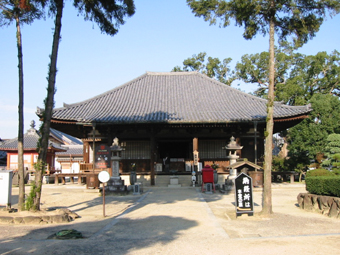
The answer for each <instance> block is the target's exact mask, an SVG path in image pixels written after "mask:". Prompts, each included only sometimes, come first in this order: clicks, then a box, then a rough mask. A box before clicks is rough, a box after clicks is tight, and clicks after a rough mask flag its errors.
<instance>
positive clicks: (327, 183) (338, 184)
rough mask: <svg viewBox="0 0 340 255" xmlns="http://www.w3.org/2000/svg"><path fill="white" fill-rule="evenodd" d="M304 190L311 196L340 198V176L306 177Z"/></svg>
mask: <svg viewBox="0 0 340 255" xmlns="http://www.w3.org/2000/svg"><path fill="white" fill-rule="evenodd" d="M306 190H307V191H308V192H309V193H311V194H316V195H323V196H335V197H340V176H335V175H333V176H309V177H306Z"/></svg>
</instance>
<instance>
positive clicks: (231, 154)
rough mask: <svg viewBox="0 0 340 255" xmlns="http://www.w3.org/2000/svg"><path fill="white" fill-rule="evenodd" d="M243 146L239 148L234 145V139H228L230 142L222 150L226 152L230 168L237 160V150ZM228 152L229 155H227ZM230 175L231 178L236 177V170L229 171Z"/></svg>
mask: <svg viewBox="0 0 340 255" xmlns="http://www.w3.org/2000/svg"><path fill="white" fill-rule="evenodd" d="M242 148H243V146H240V145H238V144H237V143H236V141H235V137H233V136H232V137H231V138H230V142H229V143H228V144H227V145H226V146H225V147H223V148H222V149H224V150H226V151H227V152H226V153H227V158H228V159H229V165H230V166H232V165H233V164H235V163H236V160H237V159H238V158H239V156H238V155H236V151H237V150H241V149H242ZM228 151H229V153H228ZM230 175H231V177H234V176H236V175H237V170H236V169H230Z"/></svg>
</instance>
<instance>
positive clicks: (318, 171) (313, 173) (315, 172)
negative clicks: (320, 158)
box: [306, 168, 334, 177]
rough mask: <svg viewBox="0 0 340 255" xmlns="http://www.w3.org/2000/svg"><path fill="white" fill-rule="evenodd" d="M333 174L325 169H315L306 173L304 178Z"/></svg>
mask: <svg viewBox="0 0 340 255" xmlns="http://www.w3.org/2000/svg"><path fill="white" fill-rule="evenodd" d="M332 175H334V173H332V172H331V171H328V170H327V169H322V168H320V169H315V170H310V171H308V172H307V174H306V177H311V176H332Z"/></svg>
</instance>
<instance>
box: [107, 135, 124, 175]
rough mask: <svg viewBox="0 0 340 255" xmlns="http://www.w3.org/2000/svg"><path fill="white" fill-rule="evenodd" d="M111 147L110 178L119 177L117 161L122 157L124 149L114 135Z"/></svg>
mask: <svg viewBox="0 0 340 255" xmlns="http://www.w3.org/2000/svg"><path fill="white" fill-rule="evenodd" d="M110 149H111V163H112V164H111V168H112V176H111V178H115V179H120V177H119V162H120V160H121V159H122V151H123V150H125V149H124V148H122V147H121V146H120V145H119V140H118V138H117V137H116V138H115V139H113V143H112V146H111V147H110Z"/></svg>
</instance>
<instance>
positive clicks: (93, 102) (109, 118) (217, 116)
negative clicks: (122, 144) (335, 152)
mask: <svg viewBox="0 0 340 255" xmlns="http://www.w3.org/2000/svg"><path fill="white" fill-rule="evenodd" d="M266 103H267V101H266V100H264V99H261V98H258V97H255V96H252V95H249V94H247V93H244V92H241V91H239V90H237V89H235V88H231V87H230V86H227V85H225V84H223V83H220V82H218V81H216V80H214V79H211V78H208V77H207V76H205V75H203V74H200V73H198V72H170V73H152V72H147V73H146V74H144V75H142V76H140V77H138V78H136V79H134V80H132V81H130V82H128V83H126V84H124V85H122V86H120V87H118V88H115V89H113V90H110V91H108V92H106V93H103V94H100V95H98V96H96V97H93V98H90V99H88V100H86V101H83V102H79V103H75V104H69V105H67V104H65V105H64V107H62V108H57V109H54V112H53V117H52V119H53V120H56V121H57V120H60V121H62V120H63V121H75V122H96V123H116V124H123V123H226V122H244V121H246V122H247V121H254V120H265V119H266V115H267V113H266ZM310 111H311V108H310V106H309V105H308V106H287V105H284V104H281V103H275V107H274V118H287V117H288V118H289V117H294V116H299V115H304V114H307V113H309V112H310ZM40 113H41V112H39V110H38V115H39V114H40Z"/></svg>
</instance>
